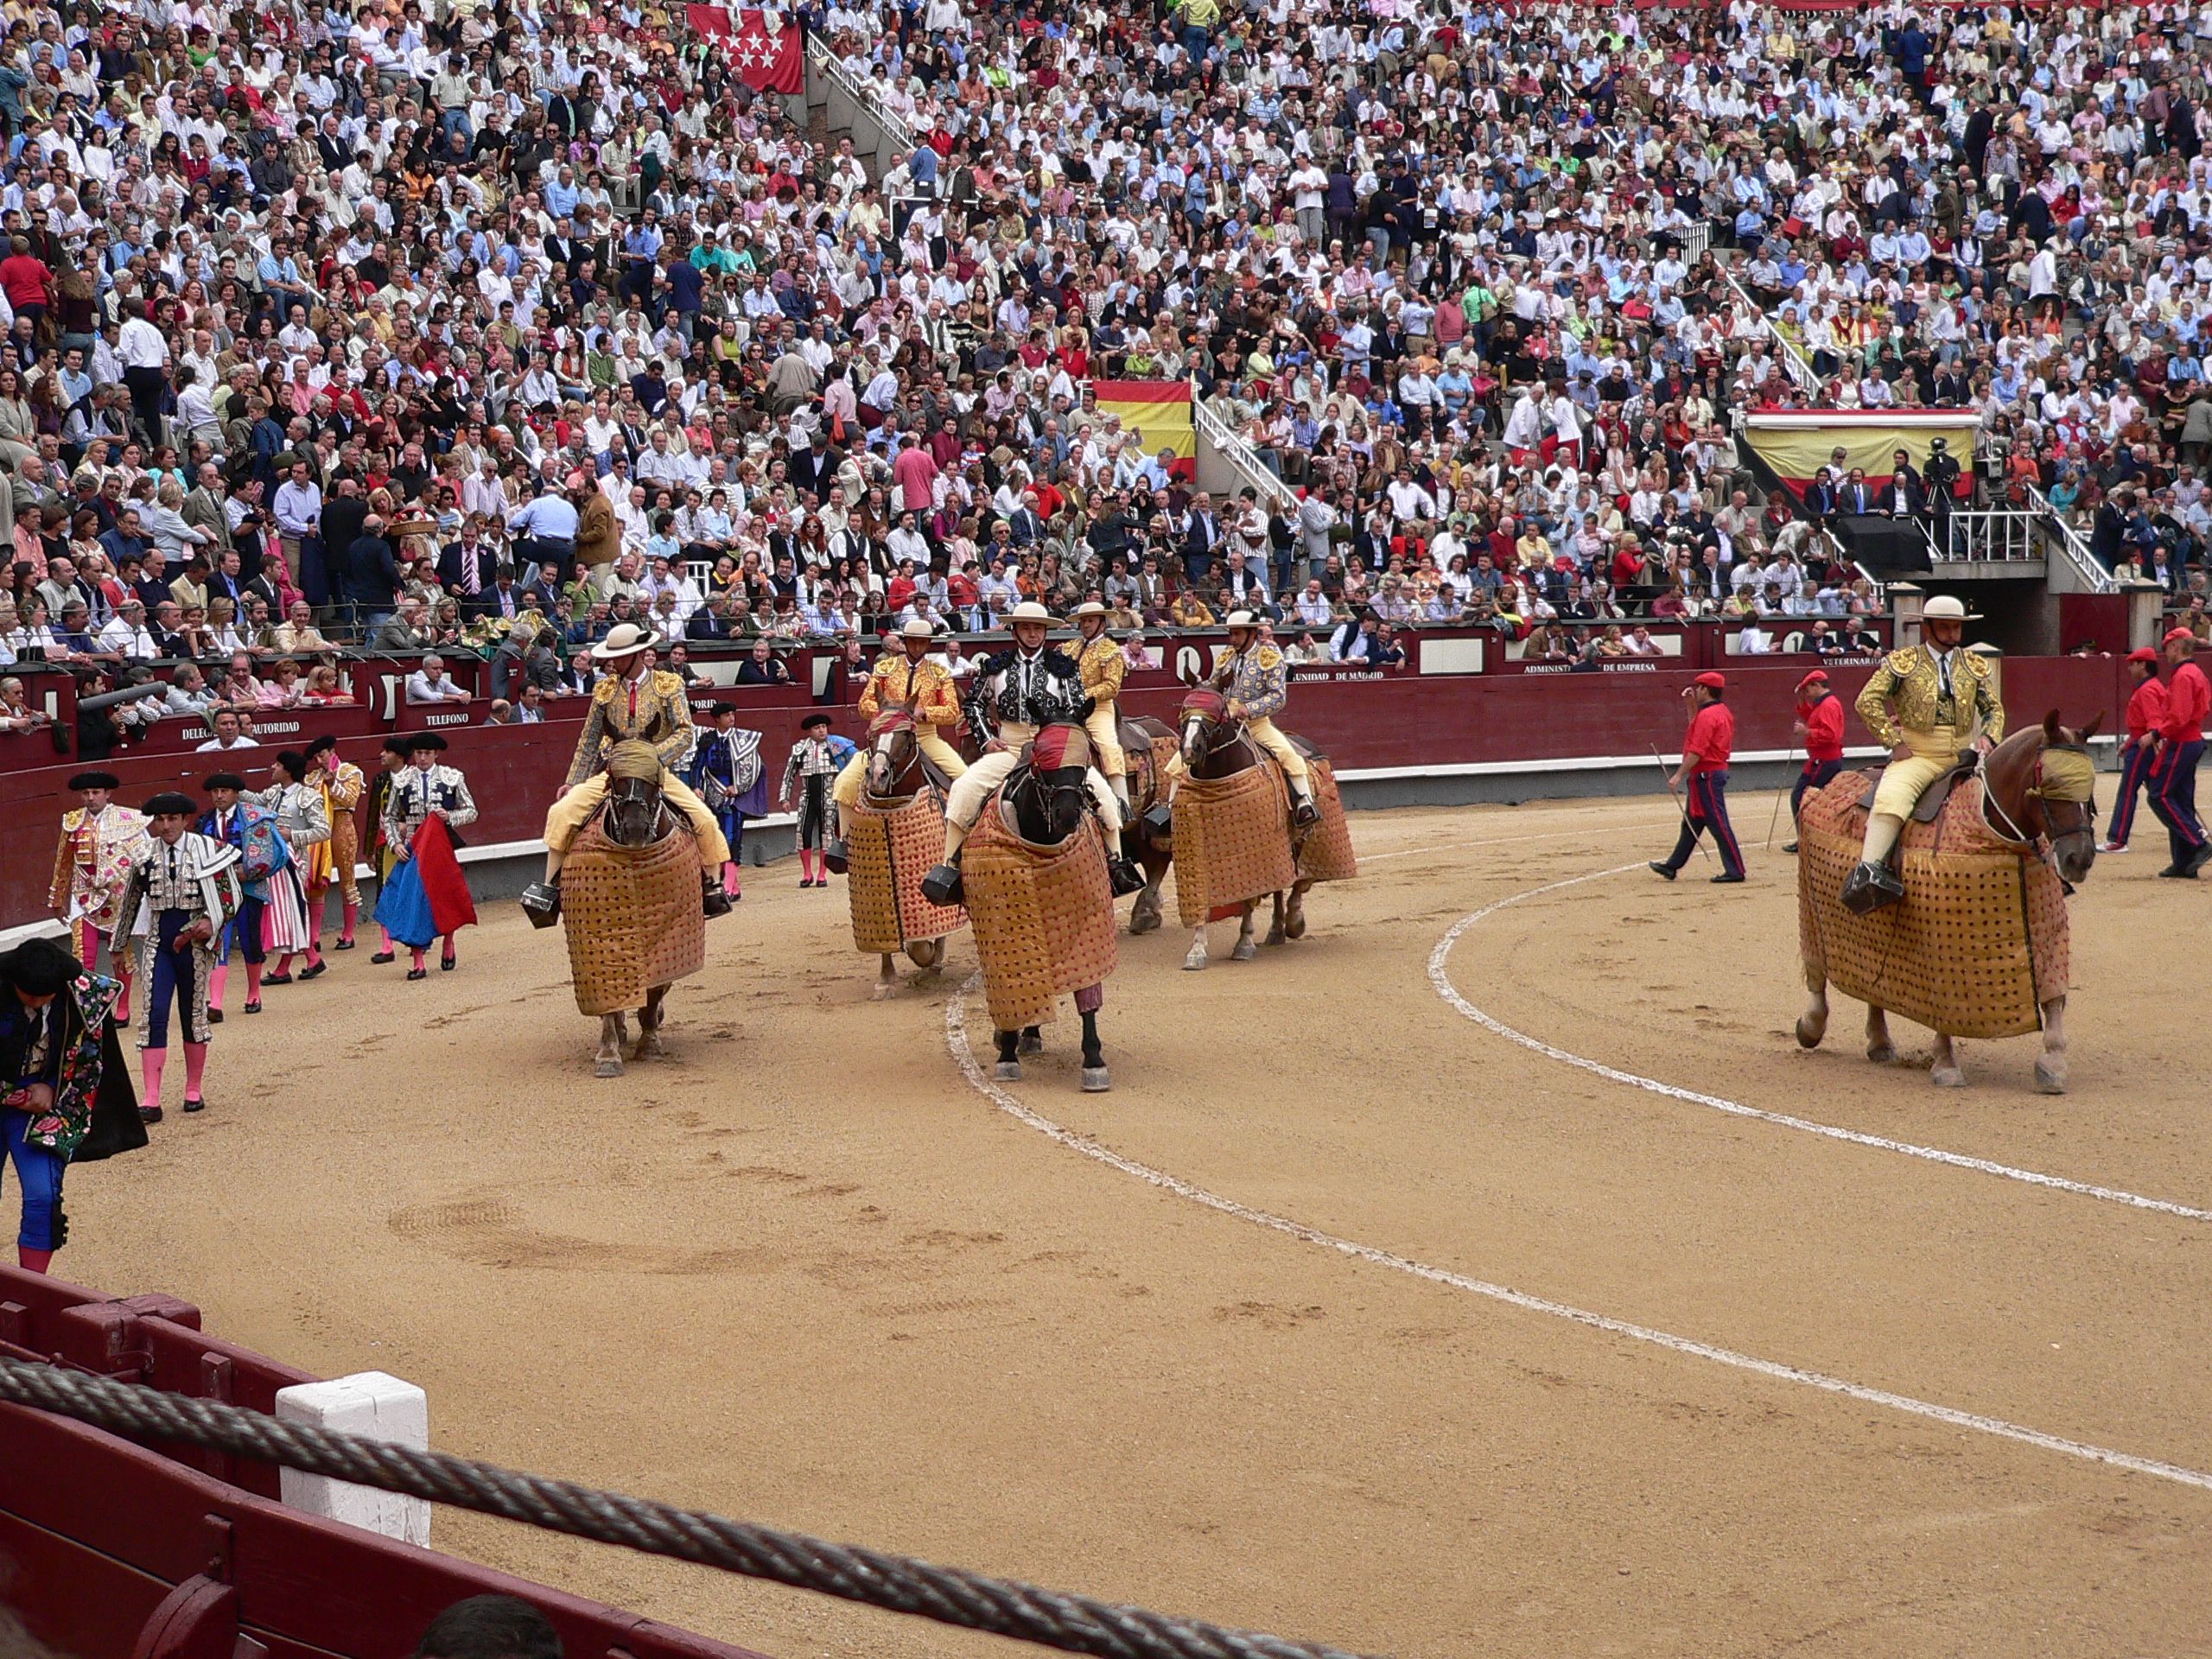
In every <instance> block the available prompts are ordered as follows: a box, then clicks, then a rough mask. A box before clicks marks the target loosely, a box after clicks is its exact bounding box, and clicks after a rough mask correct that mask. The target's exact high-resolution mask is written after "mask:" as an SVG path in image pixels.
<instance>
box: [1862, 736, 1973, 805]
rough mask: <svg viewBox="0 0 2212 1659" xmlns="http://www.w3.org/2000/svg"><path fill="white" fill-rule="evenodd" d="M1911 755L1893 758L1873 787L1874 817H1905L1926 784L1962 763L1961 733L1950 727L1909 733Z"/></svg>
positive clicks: (1907, 738) (1908, 741)
mask: <svg viewBox="0 0 2212 1659" xmlns="http://www.w3.org/2000/svg"><path fill="white" fill-rule="evenodd" d="M1904 741H1906V743H1907V744H1909V745H1910V746H1911V748H1912V758H1911V759H1910V760H1892V761H1891V762H1890V764H1889V766H1887V767H1885V769H1884V771H1883V772H1882V780H1881V782H1880V783H1878V784H1877V785H1875V786H1874V816H1875V817H1878V818H1883V817H1888V818H1897V819H1900V820H1902V819H1905V818H1909V817H1911V816H1912V809H1913V805H1914V803H1916V801H1918V800H1919V799H1920V797H1921V795H1922V793H1923V791H1925V790H1926V789H1927V787H1928V786H1929V785H1930V784H1932V783H1934V782H1935V781H1936V779H1938V778H1941V777H1942V775H1943V774H1944V773H1945V772H1948V771H1949V770H1950V769H1951V768H1952V767H1953V766H1956V765H1958V764H1959V734H1957V733H1956V732H1955V731H1954V730H1952V728H1949V727H1948V726H1938V727H1936V728H1935V729H1934V730H1933V731H1927V732H1907V733H1906V734H1904Z"/></svg>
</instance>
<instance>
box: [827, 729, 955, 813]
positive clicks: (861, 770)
mask: <svg viewBox="0 0 2212 1659" xmlns="http://www.w3.org/2000/svg"><path fill="white" fill-rule="evenodd" d="M914 741H915V743H916V744H917V745H918V747H920V749H921V751H922V753H924V754H926V755H927V756H929V758H930V760H931V761H932V762H933V763H934V764H935V765H936V766H937V767H938V770H939V771H940V772H944V775H945V776H946V777H948V778H950V779H955V780H956V781H957V779H959V777H960V774H961V773H963V772H966V771H967V770H968V763H967V762H966V761H965V760H962V759H961V758H960V751H959V750H957V749H956V748H954V747H952V745H951V744H950V743H948V742H946V741H944V738H943V737H942V736H940V735H939V734H938V728H936V727H934V726H917V727H915V728H914ZM867 778H868V751H867V750H866V749H861V750H859V751H858V752H856V753H855V754H854V756H853V758H852V759H851V760H848V761H846V762H845V766H844V770H842V772H839V773H838V774H837V781H836V783H835V784H833V785H830V788H829V798H830V799H831V800H833V801H835V802H836V803H837V804H838V805H840V806H842V807H848V808H850V807H855V806H858V805H859V804H860V799H861V784H862V783H863V782H864V781H866V779H867Z"/></svg>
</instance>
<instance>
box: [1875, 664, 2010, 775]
mask: <svg viewBox="0 0 2212 1659" xmlns="http://www.w3.org/2000/svg"><path fill="white" fill-rule="evenodd" d="M1892 704H1894V705H1895V708H1896V715H1895V716H1894V718H1893V717H1892V716H1891V705H1892ZM1853 706H1854V707H1856V708H1857V709H1858V710H1859V719H1861V720H1863V721H1866V729H1867V730H1868V731H1870V732H1872V733H1873V734H1874V737H1875V740H1876V741H1878V742H1879V743H1881V744H1882V745H1883V746H1884V747H1888V748H1892V749H1893V748H1895V747H1897V745H1898V744H1900V743H1902V742H1904V734H1905V733H1907V732H1909V731H1912V732H1930V731H1933V730H1935V729H1936V728H1937V727H1938V726H1948V727H1950V728H1952V729H1953V730H1954V731H1955V732H1956V733H1957V734H1959V735H1960V736H1961V737H1964V736H1965V735H1966V734H1967V731H1968V730H1969V729H1970V728H1972V727H1973V725H1974V716H1975V715H1980V716H1981V734H1982V735H1983V736H1984V737H1986V738H1987V739H1988V740H1989V741H1991V742H1993V743H1994V742H1996V741H1998V740H1999V739H2000V738H2002V737H2003V736H2004V735H2005V708H2004V705H2003V704H2002V703H2000V702H1998V700H1997V690H1996V687H1995V685H1994V684H1993V683H1992V681H1991V679H1990V676H1989V662H1988V659H1987V658H1984V657H1982V656H1980V654H1979V653H1977V652H1971V651H1968V650H1967V649H1966V648H1965V647H1963V646H1961V647H1960V648H1959V649H1958V650H1956V651H1955V652H1952V653H1951V696H1949V697H1948V698H1947V697H1945V696H1943V676H1942V669H1941V668H1939V667H1938V666H1937V664H1936V654H1935V653H1934V652H1931V651H1929V649H1928V647H1927V646H1925V645H1915V646H1913V647H1912V648H1911V649H1910V650H1909V651H1893V652H1891V653H1890V654H1889V655H1888V656H1887V657H1886V658H1883V660H1882V665H1881V666H1880V667H1879V668H1878V669H1876V670H1875V671H1874V672H1873V674H1872V677H1870V678H1869V679H1868V680H1867V682H1866V689H1865V690H1862V691H1861V692H1859V701H1858V702H1857V703H1856V704H1855V705H1853Z"/></svg>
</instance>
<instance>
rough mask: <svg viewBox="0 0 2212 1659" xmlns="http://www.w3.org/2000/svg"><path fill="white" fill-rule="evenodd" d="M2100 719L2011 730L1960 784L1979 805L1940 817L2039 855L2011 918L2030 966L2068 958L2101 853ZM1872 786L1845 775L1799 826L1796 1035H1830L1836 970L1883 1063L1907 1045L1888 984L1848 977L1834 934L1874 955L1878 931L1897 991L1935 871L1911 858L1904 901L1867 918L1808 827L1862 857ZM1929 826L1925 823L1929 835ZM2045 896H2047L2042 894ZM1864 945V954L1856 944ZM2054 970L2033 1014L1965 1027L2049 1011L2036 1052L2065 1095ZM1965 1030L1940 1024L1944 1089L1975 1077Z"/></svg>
mask: <svg viewBox="0 0 2212 1659" xmlns="http://www.w3.org/2000/svg"><path fill="white" fill-rule="evenodd" d="M2102 718H2103V717H2102V716H2101V715H2100V716H2098V717H2097V719H2094V720H2092V721H2090V722H2089V723H2088V725H2087V726H2085V727H2083V728H2082V729H2081V730H2080V731H2079V732H2075V731H2072V730H2069V729H2068V728H2066V727H2063V726H2062V725H2060V724H2059V723H2058V713H2057V711H2056V709H2053V710H2052V711H2051V712H2050V714H2048V715H2045V716H2044V721H2043V723H2042V724H2041V725H2040V726H2030V727H2028V728H2025V729H2024V730H2023V731H2020V732H2017V733H2015V734H2013V735H2012V736H2011V737H2008V738H2006V739H2005V741H2003V742H2002V743H2000V744H1999V745H1998V746H1997V747H1995V748H1994V749H1993V750H1991V751H1990V753H1989V754H1988V755H1987V756H1986V758H1985V759H1984V760H1983V761H1982V764H1981V775H1980V779H1979V780H1978V781H1975V782H1968V783H1962V784H1961V785H1960V788H1961V789H1962V790H1963V789H1969V788H1978V791H1979V796H1980V807H1979V811H1978V813H1967V812H1966V811H1965V808H1966V806H1967V803H1966V802H1963V801H1958V800H1954V801H1952V802H1949V803H1948V804H1947V805H1946V807H1945V809H1944V817H1943V820H1942V825H1939V828H1938V829H1937V830H1936V832H1935V833H1936V835H1937V836H1939V837H1942V836H1946V835H1948V833H1949V832H1948V829H1947V828H1945V827H1944V826H1948V825H1949V824H1950V823H1954V822H1961V823H1963V826H1964V828H1965V829H1967V831H1969V832H1972V833H1973V834H1974V837H1975V839H1976V840H1977V841H1979V842H1980V844H1981V845H1982V846H1984V847H1987V848H1990V849H1995V850H2000V851H2009V852H2011V853H2012V854H2014V855H2017V856H2018V858H2020V859H2022V860H2024V861H2031V863H2030V868H2025V869H2024V870H2023V871H2022V872H2021V883H2022V885H2021V889H2020V891H2021V899H2020V912H2021V914H2020V915H2019V916H2018V917H2012V916H2008V917H2007V918H2006V919H2007V921H2008V922H2009V923H2011V924H2012V925H2024V927H2025V930H2026V931H2027V934H2028V938H2027V940H2026V946H2025V948H2026V951H2027V953H2028V957H2029V960H2030V961H2031V963H2035V962H2036V961H2037V958H2038V957H2042V958H2043V959H2044V960H2046V961H2048V960H2056V961H2060V962H2063V960H2064V957H2063V951H2064V950H2065V946H2066V912H2065V906H2064V902H2063V893H2065V892H2069V891H2071V890H2072V888H2073V887H2075V886H2077V885H2079V884H2080V883H2081V882H2083V881H2086V880H2088V877H2089V870H2090V867H2091V866H2092V865H2093V864H2094V863H2095V861H2096V855H2097V836H2096V804H2095V793H2094V769H2093V767H2092V765H2091V763H2090V760H2089V756H2088V748H2087V747H2086V745H2087V744H2088V740H2089V739H2090V738H2091V737H2093V736H2094V735H2095V734H2096V730H2097V728H2098V725H2099V724H2100V723H2101V721H2102ZM1865 791H1866V778H1865V777H1864V776H1863V775H1861V774H1859V773H1857V772H1846V773H1845V774H1843V775H1842V776H1841V777H1840V778H1838V779H1836V780H1835V781H1834V783H1832V784H1830V785H1828V786H1827V789H1825V790H1823V791H1821V794H1820V795H1819V796H1818V797H1816V798H1814V799H1812V800H1808V802H1806V804H1805V810H1804V816H1803V817H1802V820H1801V828H1802V831H1804V832H1808V833H1807V834H1805V835H1801V839H1802V840H1803V842H1804V849H1805V850H1804V851H1802V852H1801V854H1800V857H1801V859H1802V860H1804V861H1803V862H1802V863H1801V865H1800V867H1799V873H1798V882H1799V887H1798V893H1799V913H1800V917H1801V930H1802V941H1803V944H1804V951H1803V954H1804V957H1805V981H1806V986H1807V988H1808V990H1810V991H1811V993H1812V1002H1811V1004H1810V1006H1809V1007H1807V1008H1806V1010H1805V1013H1804V1014H1803V1016H1802V1018H1801V1019H1799V1020H1798V1021H1797V1040H1798V1042H1799V1043H1801V1044H1802V1045H1803V1046H1805V1047H1807V1048H1815V1047H1817V1046H1819V1044H1820V1041H1821V1038H1822V1037H1823V1036H1825V1035H1826V1034H1827V1023H1828V998H1827V987H1828V983H1829V982H1830V980H1831V979H1832V978H1833V979H1834V982H1835V984H1836V985H1837V987H1838V988H1840V989H1842V990H1844V991H1846V992H1847V993H1848V994H1850V995H1854V996H1860V997H1863V998H1864V999H1865V1000H1866V1058H1868V1059H1870V1060H1873V1061H1875V1062H1877V1063H1878V1064H1879V1063H1886V1062H1888V1061H1891V1060H1894V1059H1895V1058H1897V1049H1896V1047H1895V1046H1894V1045H1893V1044H1892V1043H1891V1040H1890V1027H1889V1018H1888V1014H1887V1011H1886V1010H1885V1007H1884V1006H1883V1004H1882V1002H1880V1001H1877V1000H1875V999H1876V997H1878V995H1879V994H1880V987H1879V984H1878V983H1877V982H1868V981H1867V979H1866V976H1864V975H1863V973H1862V975H1861V976H1860V980H1859V982H1857V983H1853V982H1849V981H1847V979H1846V978H1845V977H1844V976H1843V975H1844V973H1845V972H1846V971H1847V970H1846V969H1843V968H1842V967H1841V966H1840V963H1838V962H1837V961H1835V960H1832V959H1831V950H1830V948H1829V943H1827V942H1832V943H1833V944H1834V946H1835V947H1836V950H1837V952H1838V953H1839V954H1845V955H1856V956H1859V957H1864V956H1865V955H1866V954H1867V951H1868V950H1870V949H1873V948H1875V947H1874V946H1871V945H1869V944H1868V941H1869V940H1870V939H1872V940H1876V941H1877V943H1878V952H1879V957H1880V961H1881V964H1882V966H1881V971H1879V972H1877V973H1875V974H1874V975H1873V976H1872V980H1873V981H1879V980H1880V979H1882V978H1883V977H1885V976H1891V980H1892V984H1891V988H1892V990H1895V989H1896V988H1897V987H1896V979H1897V977H1901V975H1891V965H1890V958H1889V952H1890V951H1891V950H1892V949H1893V948H1894V947H1895V945H1896V943H1897V941H1898V940H1899V939H1902V938H1918V937H1920V936H1919V935H1918V934H1916V933H1910V934H1908V933H1904V932H1891V931H1887V930H1893V929H1904V928H1906V927H1909V926H1911V925H1915V918H1914V916H1913V914H1912V912H1913V910H1914V906H1915V902H1916V881H1924V880H1931V879H1932V878H1929V877H1926V876H1923V874H1921V873H1920V872H1918V871H1916V870H1914V869H1913V868H1910V867H1908V868H1906V869H1905V871H1904V880H1905V897H1904V900H1903V901H1902V903H1900V904H1898V905H1896V906H1890V907H1888V908H1885V909H1884V910H1880V911H1877V912H1874V913H1873V914H1872V916H1870V917H1866V918H1854V917H1853V916H1852V915H1851V914H1850V912H1847V911H1846V910H1845V909H1844V908H1843V906H1842V902H1841V899H1840V890H1824V887H1823V884H1824V883H1825V884H1827V886H1828V887H1833V883H1832V882H1829V881H1828V878H1830V877H1833V876H1834V875H1835V874H1836V872H1835V871H1834V870H1833V869H1827V868H1822V869H1820V870H1819V871H1817V872H1816V869H1815V863H1816V859H1815V856H1814V849H1813V845H1812V841H1811V839H1810V838H1809V836H1810V834H1814V833H1825V834H1827V836H1828V837H1829V839H1830V840H1831V841H1836V840H1839V839H1840V840H1841V841H1842V842H1843V844H1842V846H1841V847H1840V857H1841V858H1842V860H1843V861H1848V860H1849V859H1850V858H1851V857H1853V856H1855V853H1854V852H1853V851H1852V850H1851V842H1850V838H1852V837H1855V836H1858V835H1859V834H1861V833H1863V831H1864V828H1865V823H1866V819H1865V816H1864V812H1863V810H1861V808H1860V800H1861V797H1862V796H1863V794H1864V792H1865ZM1954 812H1957V813H1961V814H1962V815H1963V817H1962V818H1961V819H1959V820H1955V819H1954V818H1953V817H1952V816H1951V815H1952V814H1953V813H1954ZM1977 818H1978V820H1979V821H1978V823H1977V822H1976V819H1977ZM1915 829H1919V826H1909V827H1908V847H1910V843H1911V842H1912V841H1913V840H1914V839H1916V837H1915V836H1914V835H1913V831H1914V830H1915ZM1984 832H1986V833H1984ZM1928 833H1929V832H1927V831H1926V830H1924V829H1922V830H1920V836H1922V837H1924V836H1926V835H1927V834H1928ZM2046 849H2047V850H2046ZM2046 859H2048V861H2049V864H2050V868H2055V869H2056V879H2054V878H2053V877H2052V876H2051V875H2050V874H2049V871H2048V870H2047V869H2039V868H2034V867H2035V866H2038V865H2042V864H2043V863H2044V861H2045V860H2046ZM2031 878H2032V882H2031ZM2062 884H2063V885H2062ZM1917 897H1918V902H1919V903H1920V904H1921V905H1923V906H1926V905H1928V904H1929V901H1930V898H1931V897H1932V895H1930V894H1929V893H1926V892H1924V891H1923V892H1921V893H1919V894H1918V895H1917ZM2038 899H2040V900H2041V902H2040V903H2038V902H2037V900H2038ZM2007 908H2008V910H2009V901H2008V905H2007ZM1824 941H1825V942H1824ZM1854 945H1855V946H1856V947H1857V949H1856V950H1855V951H1853V950H1852V948H1851V947H1853V946H1854ZM1923 966H1924V964H1923V963H1909V962H1899V963H1897V968H1898V969H1907V968H1911V969H1921V968H1923ZM2031 971H2032V969H2031ZM1912 977H1914V978H1915V979H1917V978H1920V977H1922V975H1921V974H1919V973H1916V974H1914V975H1913V976H1912ZM2053 977H2054V978H2056V992H2057V994H2056V995H2053V996H2047V997H2043V998H2042V999H2041V1001H2040V1002H2039V1003H2038V1004H2037V1007H2036V1008H2035V1009H2034V1010H2033V1013H2032V1015H2031V1016H2030V1017H2025V1018H2015V1017H2014V1016H2011V1015H2008V1016H2006V1018H2007V1019H2008V1020H2013V1022H2012V1023H2009V1024H2006V1025H2003V1026H2000V1027H1995V1028H1993V1029H1985V1030H1983V1031H1980V1032H1967V1033H1964V1034H1967V1035H2001V1034H2005V1033H2008V1032H2010V1033H2019V1032H2025V1031H2032V1030H2034V1029H2035V1028H2036V1023H2037V1017H2039V1022H2040V1025H2041V1027H2042V1031H2043V1053H2042V1054H2041V1056H2039V1057H2038V1058H2037V1061H2036V1086H2037V1088H2038V1089H2040V1090H2043V1092H2044V1093H2045V1094H2053V1095H2056V1094H2063V1093H2064V1092H2065V1090H2066V1024H2065V1016H2066V982H2065V979H2064V977H2063V970H2062V971H2061V972H2059V973H2058V974H2056V975H2054V976H2053ZM2036 988H2037V993H2038V994H2040V992H2041V991H2042V990H2043V989H2044V988H2045V986H2044V983H2043V982H2041V981H2040V980H2038V981H2037V986H2036ZM2020 995H2022V996H2023V998H2024V1001H2032V1000H2033V999H2027V998H2025V997H2024V993H2022V994H2020ZM1960 1034H1961V1033H1958V1032H1955V1031H1948V1032H1947V1031H1944V1030H1942V1029H1940V1028H1939V1029H1936V1056H1935V1061H1936V1063H1935V1069H1934V1071H1933V1072H1932V1074H1931V1080H1932V1081H1933V1082H1935V1083H1936V1084H1938V1085H1940V1086H1942V1087H1945V1088H1956V1087H1958V1086H1959V1085H1960V1084H1963V1083H1964V1082H1965V1081H1966V1074H1965V1072H1964V1071H1961V1069H1960V1065H1959V1060H1958V1054H1957V1051H1956V1049H1955V1046H1954V1041H1953V1039H1954V1038H1955V1037H1956V1036H1958V1035H1960Z"/></svg>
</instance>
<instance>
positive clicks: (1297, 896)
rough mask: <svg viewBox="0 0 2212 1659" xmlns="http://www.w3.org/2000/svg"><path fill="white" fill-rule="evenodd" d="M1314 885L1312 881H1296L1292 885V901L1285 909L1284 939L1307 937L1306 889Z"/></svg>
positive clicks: (1283, 918)
mask: <svg viewBox="0 0 2212 1659" xmlns="http://www.w3.org/2000/svg"><path fill="white" fill-rule="evenodd" d="M1312 886H1313V883H1312V882H1311V881H1295V882H1293V883H1292V884H1291V888H1290V901H1289V903H1288V904H1287V905H1286V906H1284V908H1283V915H1282V936H1283V938H1287V939H1302V938H1305V937H1306V888H1308V887H1312Z"/></svg>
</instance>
